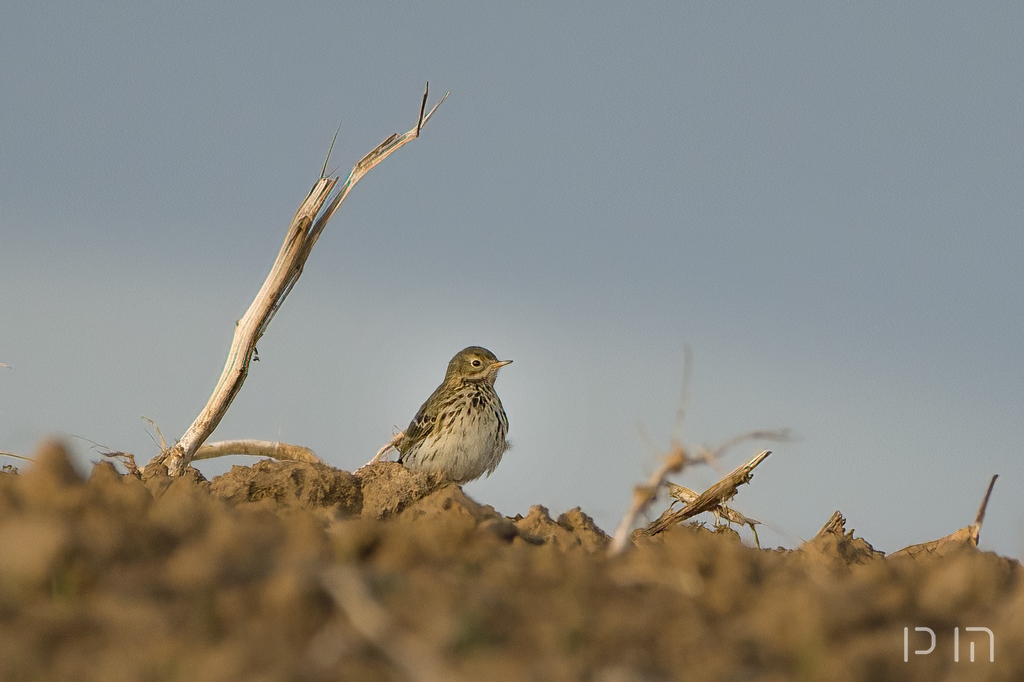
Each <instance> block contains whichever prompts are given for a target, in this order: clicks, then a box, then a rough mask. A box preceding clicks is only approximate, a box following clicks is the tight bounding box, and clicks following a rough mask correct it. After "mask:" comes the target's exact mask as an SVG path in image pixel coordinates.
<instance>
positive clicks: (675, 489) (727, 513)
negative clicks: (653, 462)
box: [668, 481, 761, 547]
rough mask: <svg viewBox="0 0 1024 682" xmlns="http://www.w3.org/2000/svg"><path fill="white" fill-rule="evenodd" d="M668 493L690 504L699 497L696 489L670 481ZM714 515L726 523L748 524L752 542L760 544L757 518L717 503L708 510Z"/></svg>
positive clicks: (685, 503) (759, 523)
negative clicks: (752, 535)
mask: <svg viewBox="0 0 1024 682" xmlns="http://www.w3.org/2000/svg"><path fill="white" fill-rule="evenodd" d="M668 494H669V495H671V496H672V497H674V498H675V499H676V500H678V501H680V502H682V503H683V504H684V505H692V504H693V503H694V502H696V501H697V498H699V497H700V495H699V494H697V492H696V491H694V490H690V489H689V488H685V487H683V486H681V485H676V484H675V483H672V482H671V481H670V482H669V484H668ZM708 511H709V512H711V513H712V514H714V515H715V518H716V519H717V520H719V521H720V520H722V519H724V520H725V521H727V522H728V523H737V524H739V525H741V526H748V527H749V528H750V532H751V533H753V534H754V544H756V545H757V546H758V547H760V546H761V539H760V538H759V537H757V527H758V526H760V525H761V522H760V521H758V520H757V519H752V518H750V517H749V516H746V515H744V514H741V513H740V512H738V511H736V510H735V509H733V508H732V507H726V506H725V505H724V504H719V505H716V506H714V507H712V508H711V509H709V510H708Z"/></svg>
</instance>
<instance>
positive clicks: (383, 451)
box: [360, 431, 405, 468]
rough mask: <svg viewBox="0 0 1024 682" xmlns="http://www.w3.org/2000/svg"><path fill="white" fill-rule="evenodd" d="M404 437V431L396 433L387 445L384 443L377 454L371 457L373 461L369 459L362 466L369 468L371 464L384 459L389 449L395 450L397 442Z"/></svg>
mask: <svg viewBox="0 0 1024 682" xmlns="http://www.w3.org/2000/svg"><path fill="white" fill-rule="evenodd" d="M404 437H405V432H404V431H399V432H398V433H396V434H395V435H394V436H392V437H391V440H389V441H388V442H387V443H384V445H382V446H381V448H380V450H378V451H377V454H376V455H374V456H373V459H371V460H370V461H369V462H367V463H366V464H364V465H363V466H370V465H371V464H376V463H377V462H379V461H380V460H381V459H383V458H384V455H386V454H387V452H388V450H390V449H391V448H397V447H398V443H399V441H401V440H402V438H404ZM360 468H362V467H360Z"/></svg>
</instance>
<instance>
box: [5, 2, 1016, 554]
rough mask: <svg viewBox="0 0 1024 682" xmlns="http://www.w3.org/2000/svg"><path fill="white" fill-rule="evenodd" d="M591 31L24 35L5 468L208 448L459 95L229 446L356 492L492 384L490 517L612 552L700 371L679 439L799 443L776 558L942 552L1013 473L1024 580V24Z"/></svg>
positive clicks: (685, 18)
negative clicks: (766, 434) (66, 449)
mask: <svg viewBox="0 0 1024 682" xmlns="http://www.w3.org/2000/svg"><path fill="white" fill-rule="evenodd" d="M588 8H589V9H588V10H587V11H586V12H582V11H573V10H571V9H568V5H565V8H560V7H552V6H551V4H550V3H537V4H525V5H519V6H512V5H511V4H509V3H505V4H503V5H501V6H498V5H497V4H490V5H486V6H484V5H483V4H481V3H465V4H462V5H447V6H445V7H443V8H440V9H438V8H434V9H431V8H428V7H427V6H425V5H424V4H421V3H409V4H404V5H398V4H388V5H385V4H384V3H378V4H374V5H372V6H371V5H366V6H363V7H344V6H342V5H340V4H334V3H321V4H309V5H295V4H291V5H278V4H262V5H261V4H255V3H247V4H244V5H242V4H238V5H234V6H229V5H228V4H226V3H224V4H220V5H218V6H217V7H211V6H209V4H207V3H176V4H174V5H173V6H171V5H167V4H141V3H118V4H113V3H109V4H100V3H88V2H86V3H66V4H55V5H49V6H48V7H44V6H42V4H41V3H37V4H35V5H31V6H30V5H29V4H27V3H25V4H24V5H23V6H15V5H14V3H7V4H5V5H3V6H2V8H0V362H5V363H7V364H9V365H11V369H7V370H0V450H10V451H15V452H22V453H29V452H31V451H32V449H33V446H34V443H36V442H37V441H38V440H39V439H41V438H43V437H44V436H47V435H50V434H54V433H65V434H76V435H80V436H83V437H86V438H89V439H92V440H94V441H98V442H100V443H103V444H104V445H106V446H108V447H110V448H113V449H118V450H128V451H132V452H134V453H135V454H136V455H137V456H138V457H139V458H140V459H141V460H143V461H145V460H147V459H148V458H149V457H150V456H152V455H154V454H155V453H156V448H155V446H154V445H153V443H152V441H151V440H150V439H149V437H148V436H147V435H146V432H145V423H144V422H143V421H142V420H140V418H139V417H140V415H145V416H147V417H149V418H151V419H153V420H155V421H156V422H157V423H158V424H159V425H160V426H161V428H162V429H163V432H164V434H165V435H167V436H168V437H169V438H173V437H175V436H178V435H180V434H181V433H182V432H183V431H184V429H185V428H186V427H187V426H188V424H189V423H190V422H191V420H192V419H193V418H194V417H195V415H196V414H197V412H198V410H199V409H200V408H201V407H202V406H203V404H204V403H205V402H206V399H207V397H208V396H209V393H210V391H211V390H212V388H213V385H214V384H215V382H216V378H217V375H218V374H219V372H220V369H221V366H222V364H223V361H224V357H225V354H226V351H227V347H228V344H229V343H230V339H231V334H232V329H233V323H234V320H236V319H238V318H239V317H240V316H241V315H242V313H243V312H244V311H245V309H246V307H247V306H248V305H249V302H250V301H251V299H252V296H253V295H254V294H255V292H256V290H257V289H258V288H259V285H260V284H261V282H262V280H263V278H264V276H265V275H266V273H267V270H268V269H269V266H270V264H271V263H272V261H273V258H274V256H275V255H276V253H277V250H278V248H279V247H280V244H281V241H282V239H283V236H284V233H285V230H286V228H287V225H288V222H289V220H290V218H291V216H292V214H293V213H294V211H295V208H296V207H297V206H298V204H299V202H300V201H301V200H302V198H303V197H304V196H305V194H306V192H307V191H308V189H309V187H310V186H311V184H312V182H313V180H314V179H315V178H316V175H317V173H318V172H319V170H320V165H321V163H322V161H323V154H324V152H325V151H326V148H327V145H328V144H329V143H330V139H331V136H332V135H333V134H334V130H335V127H336V126H337V125H338V123H339V122H340V123H341V133H340V135H339V138H338V143H337V145H336V147H335V153H334V157H333V160H334V163H335V164H336V165H338V166H339V167H340V169H341V172H342V173H343V174H344V173H345V172H347V170H348V168H349V167H351V164H352V163H354V162H355V161H356V160H358V159H359V158H360V157H361V156H362V155H363V154H364V153H366V152H367V151H369V150H370V149H371V148H373V147H374V146H375V145H376V144H377V143H378V142H380V140H382V139H383V138H384V137H386V136H387V135H388V134H390V133H392V132H396V131H403V130H405V129H407V128H408V127H409V126H411V125H412V124H413V123H414V121H415V116H416V113H417V111H418V107H419V98H420V94H421V92H422V87H423V82H424V81H426V80H430V82H431V87H432V92H433V94H432V97H431V99H432V100H434V99H436V97H438V96H440V95H441V94H442V93H443V92H444V91H445V90H451V91H452V95H451V97H450V98H449V100H448V101H447V102H446V103H445V104H444V105H443V106H442V107H441V109H440V110H439V111H438V114H437V116H436V118H435V119H434V120H433V121H431V123H430V125H429V126H428V128H427V129H426V132H425V134H424V136H423V138H422V139H421V140H418V141H416V142H414V143H412V144H411V145H409V146H407V147H406V148H404V149H402V150H401V151H399V152H398V153H397V154H396V155H394V156H393V157H391V158H390V159H388V160H387V161H386V162H385V163H384V165H382V166H381V167H379V168H378V169H375V170H374V171H373V172H372V173H371V174H370V175H369V176H367V178H366V179H364V180H363V182H362V183H360V185H359V186H358V187H357V188H356V189H355V191H354V192H353V194H352V196H351V198H350V199H349V201H347V202H346V203H345V205H344V206H343V207H342V209H341V211H340V212H339V213H338V214H337V216H336V217H335V218H334V220H333V222H332V224H331V225H330V226H329V228H328V230H327V231H326V232H325V234H324V235H323V237H322V238H321V240H320V242H319V243H318V244H317V247H316V249H315V250H314V252H313V254H312V256H311V258H310V260H309V262H308V264H307V267H306V270H305V273H304V274H303V277H302V279H301V280H300V281H299V284H298V286H297V287H296V289H295V291H294V292H293V294H292V296H291V297H290V298H289V300H288V301H287V303H286V304H285V306H284V308H283V310H282V311H281V313H280V314H279V315H278V316H277V317H276V318H275V320H274V322H273V324H272V325H271V327H270V330H269V332H268V333H267V335H266V337H265V338H264V340H263V341H262V342H261V343H260V346H259V348H260V356H261V362H260V363H258V364H255V365H254V366H253V369H252V372H251V374H250V377H249V379H248V381H247V382H246V384H245V387H244V388H243V390H242V393H241V395H240V396H239V398H238V399H237V400H236V402H235V404H234V405H233V407H232V409H231V411H230V412H229V413H228V416H227V417H226V418H225V420H224V422H223V423H222V425H221V427H220V429H219V430H218V431H217V433H216V434H215V435H214V438H215V439H217V440H220V439H225V438H235V437H249V438H265V439H282V440H285V441H288V442H292V443H297V444H302V445H307V446H310V447H312V448H313V449H314V450H316V452H318V453H319V454H320V455H321V456H322V457H323V458H324V459H326V460H327V461H329V462H330V463H331V464H334V465H336V466H338V467H342V468H345V469H353V468H355V467H357V466H358V465H360V464H362V463H363V462H365V461H366V460H367V459H368V458H369V457H370V456H372V454H373V453H374V452H375V451H376V449H377V447H378V446H379V445H380V444H381V443H383V442H384V441H386V440H387V439H388V438H389V437H390V436H391V433H392V429H393V427H395V426H398V427H404V426H405V425H406V424H407V423H408V420H409V419H410V418H411V416H412V415H413V413H414V412H415V411H416V409H417V408H418V407H419V405H420V403H421V402H422V401H423V400H424V399H425V398H426V397H427V395H429V393H430V392H431V391H432V390H433V389H434V387H435V386H436V385H437V383H439V382H440V380H441V378H442V376H443V374H444V369H445V365H446V363H447V361H448V359H449V358H450V357H451V356H452V355H453V354H454V353H455V352H456V351H458V350H459V349H461V348H463V347H464V346H467V345H476V344H478V345H484V346H486V347H488V348H490V349H491V350H493V351H494V352H495V353H496V354H497V355H498V356H500V357H502V358H511V359H513V360H514V361H515V364H513V365H512V366H510V367H508V368H507V369H504V370H502V373H501V376H500V377H499V380H498V384H497V387H498V391H499V393H500V395H501V397H502V399H503V401H504V403H505V407H506V410H507V412H508V415H509V419H510V422H511V429H510V437H511V439H512V440H513V442H514V445H515V447H514V449H513V450H512V451H511V452H510V453H509V454H508V455H507V456H506V458H505V461H504V462H503V463H502V465H501V466H500V467H499V468H498V470H497V471H496V472H495V474H494V475H493V476H492V477H491V478H490V479H487V480H485V481H481V482H478V483H473V484H470V485H469V486H468V487H467V490H468V492H469V493H470V494H471V495H473V496H474V497H475V498H477V499H478V500H480V501H482V502H486V503H490V504H493V505H494V506H495V507H496V508H497V509H498V510H500V511H502V512H504V513H505V514H509V515H512V514H515V513H517V512H519V513H524V514H525V513H526V511H527V510H528V508H529V506H530V504H533V503H540V504H544V505H546V506H548V507H550V508H551V509H552V511H553V512H554V513H559V512H562V511H564V510H566V509H568V508H570V507H573V506H575V505H581V506H582V507H583V508H584V510H585V511H587V512H588V513H590V514H591V515H593V516H594V517H595V518H596V519H597V521H598V522H599V524H601V525H602V526H603V527H604V528H606V529H608V530H612V529H614V526H615V523H616V522H617V520H618V518H619V517H620V516H621V514H622V512H623V510H624V509H625V507H626V505H627V502H628V499H629V495H630V488H631V486H632V485H633V484H634V483H636V482H638V481H639V480H640V479H641V478H643V477H645V476H646V475H647V474H648V473H649V472H650V471H651V470H652V469H653V468H654V467H655V466H656V463H657V460H656V456H655V454H654V453H653V452H652V451H651V450H650V448H649V447H648V446H647V445H645V444H644V442H643V441H642V440H641V439H640V437H639V436H638V434H637V423H638V422H643V423H644V424H645V425H646V428H647V430H648V431H649V432H650V433H651V434H652V436H653V438H655V439H656V440H658V441H659V443H660V444H662V445H665V444H667V440H668V436H669V434H670V432H671V430H672V420H673V414H674V412H675V409H676V403H677V399H678V394H679V384H680V379H681V376H682V358H683V350H682V349H683V346H684V344H687V343H688V344H690V345H691V346H692V347H693V350H694V359H695V367H694V377H693V384H692V387H691V393H692V399H691V406H690V414H689V417H688V421H687V424H686V430H685V434H684V440H686V441H688V442H691V443H700V442H703V443H707V444H714V443H716V442H718V441H721V440H725V439H726V438H728V437H730V436H732V435H734V434H736V433H739V432H742V431H746V430H750V429H755V428H772V427H790V428H792V429H793V430H794V431H795V432H797V433H798V434H800V435H801V440H800V441H799V442H794V443H787V444H773V445H770V446H767V447H771V448H772V449H773V450H774V451H775V454H774V455H772V457H770V458H769V459H768V460H767V461H766V462H765V463H764V464H763V465H762V466H761V468H760V469H758V471H757V473H756V475H755V477H754V481H753V483H752V485H750V486H747V487H746V488H744V489H742V490H741V492H740V495H739V497H738V498H737V500H736V504H735V506H736V507H737V508H738V509H740V510H742V511H744V512H745V513H747V514H749V515H751V516H754V517H756V518H759V519H761V520H762V521H765V522H766V523H767V524H769V525H770V526H771V528H772V529H774V530H772V529H765V530H763V531H762V532H761V537H762V541H763V542H764V543H766V544H771V545H775V544H783V545H786V546H793V545H795V544H797V543H798V542H799V539H800V538H801V537H804V538H806V537H809V536H811V535H813V534H814V533H815V532H816V531H817V529H818V528H819V527H820V526H821V525H822V524H823V523H824V522H825V521H826V520H827V519H828V517H829V515H830V514H831V513H832V511H834V510H835V509H841V510H842V511H843V512H844V513H845V514H846V515H847V517H848V519H849V522H850V527H853V528H856V529H857V532H858V534H860V535H863V536H865V537H866V538H868V540H870V541H871V542H872V543H874V544H875V545H876V546H877V547H879V548H880V549H883V550H885V551H893V550H896V549H899V548H900V547H902V546H904V545H907V544H910V543H914V542H921V541H925V540H930V539H934V538H937V537H939V536H941V535H944V534H947V533H950V532H952V531H954V530H956V529H957V528H960V527H962V526H964V525H967V524H968V523H969V522H970V521H971V520H972V519H973V516H974V513H975V510H976V507H977V504H978V502H979V501H980V498H981V496H982V494H983V492H984V489H985V486H986V484H987V482H988V479H989V477H990V476H991V475H992V474H993V473H999V474H1001V475H1002V477H1001V478H1000V481H999V483H998V484H997V487H996V489H995V493H994V496H993V499H992V503H991V505H990V509H989V517H988V519H987V522H986V526H985V532H984V534H983V538H982V544H983V546H984V547H986V548H989V549H995V550H997V551H999V552H1002V553H1004V554H1010V555H1013V556H1021V555H1022V554H1024V497H1022V496H1021V494H1020V491H1021V490H1022V487H1024V464H1022V461H1021V457H1020V455H1019V450H1020V447H1021V443H1022V442H1024V423H1022V416H1024V365H1022V362H1021V349H1022V345H1024V163H1022V161H1021V159H1022V158H1024V90H1022V89H1021V83H1022V82H1024V43H1022V41H1021V35H1022V33H1024V6H1022V5H1020V4H1018V3H1001V4H983V5H980V6H979V5H954V4H935V3H903V4H899V5H897V6H893V5H892V3H857V4H856V5H851V4H824V3H801V4H785V5H782V4H772V5H769V4H756V5H755V4H735V3H728V4H720V3H704V4H688V5H686V6H680V5H679V4H677V3H671V4H669V3H666V4H659V5H655V4H647V5H643V6H636V5H624V4H622V3H610V4H597V3H591V4H589V5H588ZM74 445H75V447H76V449H77V451H78V453H79V455H80V456H81V457H82V459H83V461H85V460H86V459H87V458H90V457H92V458H95V457H96V454H95V452H94V451H92V450H90V449H89V448H90V446H89V444H88V443H86V442H85V441H74ZM757 447H758V446H757V445H756V444H750V445H745V446H742V447H740V448H738V449H737V450H736V451H734V452H733V453H732V454H731V455H730V456H729V457H728V458H727V459H726V460H725V462H724V465H725V467H726V468H732V467H733V466H735V465H736V464H738V463H739V462H740V461H741V460H745V459H747V458H749V457H750V456H751V455H752V454H753V453H754V452H755V451H756V449H757ZM206 470H207V471H208V472H212V471H216V470H217V468H216V467H212V468H211V467H209V466H207V467H206ZM713 480H714V476H713V474H712V473H711V472H709V471H698V470H693V471H691V472H687V473H686V474H685V475H683V476H682V477H680V478H679V479H678V481H679V482H680V483H683V484H686V485H688V486H689V487H693V488H701V487H702V486H705V485H708V484H710V483H711V482H713Z"/></svg>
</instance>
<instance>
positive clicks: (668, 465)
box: [608, 448, 692, 556]
mask: <svg viewBox="0 0 1024 682" xmlns="http://www.w3.org/2000/svg"><path fill="white" fill-rule="evenodd" d="M691 461H692V460H690V459H688V458H687V456H686V453H685V452H683V450H682V448H679V449H677V450H676V451H675V452H673V453H672V454H670V455H669V456H668V457H666V458H665V461H663V462H662V463H661V466H660V467H658V470H657V471H655V472H654V473H653V474H651V478H650V480H649V481H648V482H647V485H638V486H636V487H635V488H633V499H632V501H631V502H630V504H629V510H628V511H627V512H626V514H625V516H623V517H622V521H620V522H619V527H618V528H617V529H616V530H615V536H614V537H613V538H612V542H611V544H610V545H609V546H608V555H609V556H615V555H616V554H621V553H622V551H623V550H625V549H626V546H627V543H628V542H629V531H630V530H631V529H632V528H633V524H634V523H635V522H636V517H638V516H639V515H640V514H642V513H643V511H644V510H645V509H646V508H647V506H648V505H649V504H650V503H651V502H653V501H654V500H655V499H656V498H657V497H658V490H660V489H661V486H662V484H663V483H664V482H665V479H666V478H668V475H669V474H672V473H676V472H679V471H682V469H683V467H684V466H686V465H687V464H688V463H690V462H691Z"/></svg>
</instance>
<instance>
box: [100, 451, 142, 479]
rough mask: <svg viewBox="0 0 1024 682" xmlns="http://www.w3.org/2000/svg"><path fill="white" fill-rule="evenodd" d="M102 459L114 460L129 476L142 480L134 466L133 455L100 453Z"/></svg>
mask: <svg viewBox="0 0 1024 682" xmlns="http://www.w3.org/2000/svg"><path fill="white" fill-rule="evenodd" d="M100 454H101V455H103V456H104V457H109V458H110V459H116V460H117V461H118V462H120V463H121V466H123V467H124V468H125V470H126V471H127V472H128V475H129V476H134V477H135V478H142V472H141V471H139V467H138V466H137V465H136V464H135V455H133V454H132V453H130V452H101V453H100Z"/></svg>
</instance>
